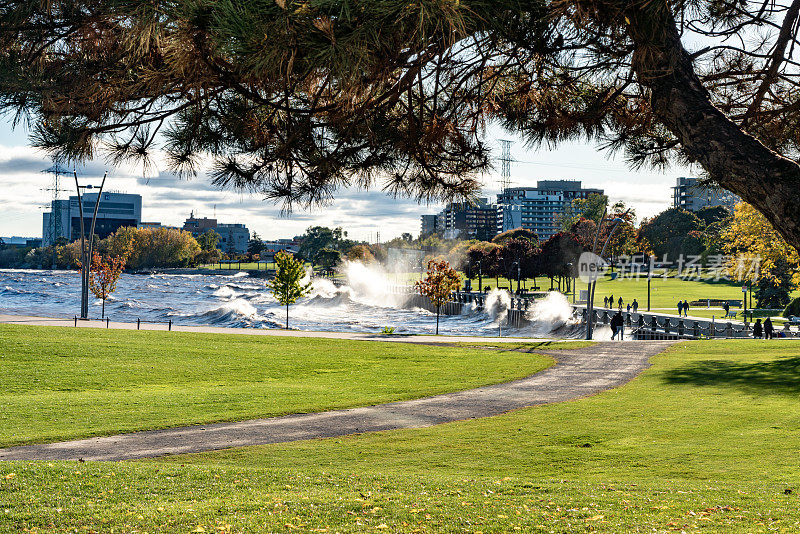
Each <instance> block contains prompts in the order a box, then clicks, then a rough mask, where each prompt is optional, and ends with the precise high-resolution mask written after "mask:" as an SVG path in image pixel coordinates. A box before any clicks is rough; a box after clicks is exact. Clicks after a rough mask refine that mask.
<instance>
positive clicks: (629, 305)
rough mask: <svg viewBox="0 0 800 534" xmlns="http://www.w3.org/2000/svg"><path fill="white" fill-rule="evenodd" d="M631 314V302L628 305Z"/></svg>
mask: <svg viewBox="0 0 800 534" xmlns="http://www.w3.org/2000/svg"><path fill="white" fill-rule="evenodd" d="M630 312H631V303H630V302H629V303H628V313H630Z"/></svg>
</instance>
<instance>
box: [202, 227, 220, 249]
mask: <svg viewBox="0 0 800 534" xmlns="http://www.w3.org/2000/svg"><path fill="white" fill-rule="evenodd" d="M197 244H198V245H199V246H200V250H202V251H204V252H209V251H212V250H216V249H217V245H218V244H219V234H218V233H217V232H215V231H214V230H210V229H209V230H206V231H205V232H203V233H202V234H200V236H198V238H197Z"/></svg>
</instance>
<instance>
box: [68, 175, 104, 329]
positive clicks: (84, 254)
mask: <svg viewBox="0 0 800 534" xmlns="http://www.w3.org/2000/svg"><path fill="white" fill-rule="evenodd" d="M73 175H74V176H75V189H77V191H78V215H79V216H80V219H81V221H80V229H81V319H88V318H89V274H90V271H91V263H92V252H93V248H94V228H95V224H96V223H97V210H98V208H99V207H100V196H101V195H102V194H103V186H104V185H105V183H106V177H107V176H108V173H106V174H104V175H103V181H102V182H100V188H99V189H98V191H97V200H96V201H95V203H94V212H93V213H92V224H91V226H90V227H89V228H90V231H89V246H88V247H87V246H86V233H85V226H84V224H83V197H82V196H81V189H93V188H94V187H93V186H91V185H80V184H78V173H77V172H73Z"/></svg>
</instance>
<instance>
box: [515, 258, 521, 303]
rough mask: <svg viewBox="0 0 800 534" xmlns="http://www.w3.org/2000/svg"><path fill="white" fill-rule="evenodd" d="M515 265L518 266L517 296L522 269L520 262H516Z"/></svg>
mask: <svg viewBox="0 0 800 534" xmlns="http://www.w3.org/2000/svg"><path fill="white" fill-rule="evenodd" d="M514 263H516V264H517V295H519V279H520V275H521V271H522V267H520V266H519V262H518V261H516V262H514Z"/></svg>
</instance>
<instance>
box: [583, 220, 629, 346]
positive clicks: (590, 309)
mask: <svg viewBox="0 0 800 534" xmlns="http://www.w3.org/2000/svg"><path fill="white" fill-rule="evenodd" d="M630 211H631V210H630V209H628V210H627V211H625V213H623V214H622V217H624V216H625V215H627V214H628V213H629V212H630ZM606 213H608V210H604V211H603V218H602V219H600V224H598V225H597V233H596V234H595V236H594V244H593V245H592V254H596V253H597V252H596V251H597V241H598V239H599V238H600V232H601V231H602V229H603V223H604V222H609V223H614V226H612V227H611V230H610V231H609V232H608V237H607V238H606V241H605V243H603V248H602V250H601V251H600V257H601V258H602V257H603V256H605V253H606V247H607V246H608V243H609V242H610V241H611V237H612V236H613V235H614V230H616V229H617V227H618V226H619V224H620V223H621V222H624V219H622V217H614V218H613V219H607V218H606ZM596 287H597V280H593V281H591V282H589V287H588V300H589V301H588V302H587V304H586V312H587V313H586V339H587V340H591V339H592V329H593V327H594V321H593V315H594V290H595V288H596Z"/></svg>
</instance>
